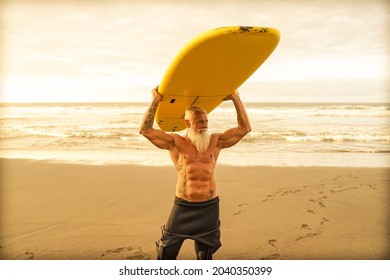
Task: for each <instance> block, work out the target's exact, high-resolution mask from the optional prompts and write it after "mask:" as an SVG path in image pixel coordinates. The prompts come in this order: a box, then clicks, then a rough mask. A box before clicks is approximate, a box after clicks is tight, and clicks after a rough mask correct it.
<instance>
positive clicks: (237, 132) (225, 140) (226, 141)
mask: <svg viewBox="0 0 390 280" xmlns="http://www.w3.org/2000/svg"><path fill="white" fill-rule="evenodd" d="M225 100H232V101H233V104H234V107H235V108H236V112H237V127H235V128H231V129H228V130H226V131H225V132H224V133H222V134H221V135H220V136H219V140H218V141H219V142H218V144H219V146H220V148H221V149H223V148H229V147H231V146H233V145H235V144H237V143H238V142H239V141H240V140H241V139H242V138H243V137H244V136H245V135H247V134H248V133H249V132H250V131H251V130H252V128H251V125H250V121H249V117H248V114H247V113H246V110H245V107H244V105H243V104H242V102H241V99H240V95H239V93H238V91H235V92H234V93H232V94H231V95H229V96H228V97H227V98H225Z"/></svg>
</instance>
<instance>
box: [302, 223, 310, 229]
mask: <svg viewBox="0 0 390 280" xmlns="http://www.w3.org/2000/svg"><path fill="white" fill-rule="evenodd" d="M301 229H307V230H311V228H310V227H309V225H307V224H303V225H301Z"/></svg>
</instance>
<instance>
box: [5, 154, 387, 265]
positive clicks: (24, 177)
mask: <svg viewBox="0 0 390 280" xmlns="http://www.w3.org/2000/svg"><path fill="white" fill-rule="evenodd" d="M389 175H390V170H389V169H388V168H341V167H335V168H333V167H233V166H223V165H221V166H218V167H217V169H216V177H217V182H218V192H219V196H220V199H221V204H220V207H221V233H222V237H221V242H222V247H221V248H220V249H219V251H218V252H217V253H216V254H215V255H214V259H221V260H223V259H282V260H283V259H284V260H295V259H298V260H300V259H319V260H322V259H363V260H369V259H390V246H389V243H390V231H389V229H390V228H389V223H388V222H389V213H390V211H389V210H390V200H389V198H390V197H389V196H390V195H389V194H390V191H389V187H390V180H389V179H390V176H389ZM175 182H176V174H175V171H174V170H173V168H172V167H145V166H136V165H102V166H99V165H82V164H67V163H52V162H48V161H32V160H19V159H2V160H1V201H0V203H1V232H0V234H1V237H0V238H1V241H0V258H1V259H12V260H24V259H58V260H62V259H74V260H78V259H89V260H94V259H116V260H119V259H137V260H150V259H155V240H157V239H158V238H159V237H160V226H161V225H162V224H163V223H164V222H165V219H166V218H167V216H168V214H169V211H170V209H171V206H172V202H173V198H174V185H175ZM179 259H195V255H194V253H193V242H192V241H190V240H188V241H186V242H185V243H184V245H183V248H182V251H181V253H180V255H179Z"/></svg>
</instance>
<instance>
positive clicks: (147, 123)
mask: <svg viewBox="0 0 390 280" xmlns="http://www.w3.org/2000/svg"><path fill="white" fill-rule="evenodd" d="M158 103H159V101H157V100H155V101H153V102H152V104H150V106H149V108H148V110H147V111H146V113H145V116H144V119H143V121H142V123H141V128H140V132H142V131H145V130H148V129H149V128H152V127H153V123H154V116H155V114H156V111H157V106H158Z"/></svg>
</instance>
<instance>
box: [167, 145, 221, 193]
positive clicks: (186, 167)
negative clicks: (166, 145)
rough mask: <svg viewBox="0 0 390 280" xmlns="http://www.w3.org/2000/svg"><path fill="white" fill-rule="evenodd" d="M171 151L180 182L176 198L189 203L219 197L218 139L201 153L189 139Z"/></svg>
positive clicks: (177, 185) (178, 181)
mask: <svg viewBox="0 0 390 280" xmlns="http://www.w3.org/2000/svg"><path fill="white" fill-rule="evenodd" d="M179 141H180V142H181V143H180V144H179V145H177V147H176V148H175V149H174V150H172V151H171V158H172V161H173V163H174V165H175V168H176V171H177V175H178V180H177V184H176V196H178V197H180V198H182V199H185V200H188V201H206V200H209V199H211V198H214V197H216V196H217V192H216V187H217V185H216V181H215V177H214V169H215V163H216V160H217V157H218V153H219V151H218V149H217V148H216V147H215V144H216V139H212V141H211V142H210V146H209V148H208V149H207V150H206V151H205V152H203V153H199V152H197V151H196V149H195V147H194V146H193V145H192V143H191V142H190V141H189V140H188V139H183V138H182V139H181V140H179Z"/></svg>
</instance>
